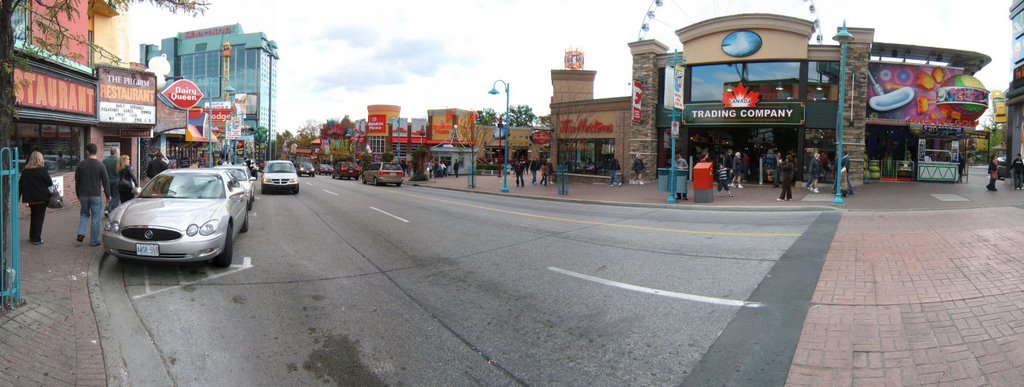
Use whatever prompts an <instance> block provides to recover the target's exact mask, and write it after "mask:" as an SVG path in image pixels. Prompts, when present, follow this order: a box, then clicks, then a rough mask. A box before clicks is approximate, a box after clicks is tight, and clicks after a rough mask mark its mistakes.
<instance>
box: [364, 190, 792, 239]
mask: <svg viewBox="0 0 1024 387" xmlns="http://www.w3.org/2000/svg"><path fill="white" fill-rule="evenodd" d="M381 192H385V193H391V194H395V195H405V196H409V197H414V198H419V199H424V200H432V201H435V202H441V203H447V204H454V205H458V206H463V207H470V208H476V209H480V210H485V211H493V212H500V213H503V214H510V215H518V216H523V217H528V218H535V219H543V220H550V221H555V222H567V223H575V224H587V225H593V226H605V227H615V228H626V229H631V230H644V231H658V232H670V233H677V234H694V235H714V236H738V237H754V238H775V237H791V238H796V237H799V236H800V234H789V233H748V232H725V231H699V230H684V229H677V228H664V227H648V226H634V225H629V224H619V223H605V222H595V221H590V220H579V219H571V218H560V217H555V216H546V215H536V214H528V213H525V212H516V211H509V210H503V209H500V208H493V207H486V206H481V205H476V204H469V203H463V202H457V201H454V200H446V199H438V198H435V197H430V196H422V195H415V194H411V193H406V192H399V191H398V190H382V191H381Z"/></svg>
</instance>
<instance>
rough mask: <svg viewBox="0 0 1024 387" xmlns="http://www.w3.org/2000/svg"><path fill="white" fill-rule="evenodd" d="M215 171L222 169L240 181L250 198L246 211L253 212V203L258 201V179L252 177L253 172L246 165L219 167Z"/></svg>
mask: <svg viewBox="0 0 1024 387" xmlns="http://www.w3.org/2000/svg"><path fill="white" fill-rule="evenodd" d="M213 169H222V170H225V171H228V173H231V176H233V177H234V178H235V179H238V182H239V183H242V187H243V188H245V193H246V195H247V196H248V197H249V198H248V199H249V200H248V201H246V203H247V204H246V208H245V209H246V210H252V205H253V202H255V201H256V178H255V177H253V176H252V172H250V171H249V167H247V166H244V165H218V166H216V167H214V168H213Z"/></svg>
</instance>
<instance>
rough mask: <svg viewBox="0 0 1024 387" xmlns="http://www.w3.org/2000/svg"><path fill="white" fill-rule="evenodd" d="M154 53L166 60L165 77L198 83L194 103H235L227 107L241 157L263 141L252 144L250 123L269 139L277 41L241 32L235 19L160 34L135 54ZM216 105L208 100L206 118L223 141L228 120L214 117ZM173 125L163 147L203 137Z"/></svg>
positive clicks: (274, 112)
mask: <svg viewBox="0 0 1024 387" xmlns="http://www.w3.org/2000/svg"><path fill="white" fill-rule="evenodd" d="M225 45H226V46H225ZM225 47H226V48H225ZM225 50H227V52H225ZM226 54H227V56H226ZM160 55H165V56H166V57H167V61H168V62H169V63H170V65H171V66H170V67H171V73H170V74H169V76H171V77H180V78H184V79H188V80H191V81H192V82H195V84H196V85H198V86H199V88H200V89H201V90H202V92H203V94H204V101H203V102H202V103H201V104H200V106H206V105H207V103H208V102H209V101H226V102H225V103H228V104H232V105H235V106H232V107H233V108H234V107H237V109H233V110H232V111H234V112H235V114H241V115H242V118H241V136H240V137H239V138H238V141H241V142H243V143H244V144H243V146H242V149H246V150H245V151H244V154H243V156H244V157H251V156H253V155H252V153H253V152H255V151H257V150H259V149H262V148H263V147H266V146H267V144H254V143H253V141H254V136H253V134H254V130H255V128H257V127H264V128H267V129H268V130H269V133H271V135H269V136H268V138H273V137H274V136H273V133H275V131H276V129H277V67H278V65H277V61H278V58H279V57H278V53H277V43H275V42H274V41H273V40H270V39H269V38H267V36H266V34H264V33H262V32H254V33H245V32H244V31H243V30H242V26H241V24H233V25H227V26H219V27H213V28H206V29H202V30H195V31H187V32H181V33H178V34H177V35H176V36H174V37H169V38H166V39H163V40H162V41H161V42H160V45H159V46H157V45H152V44H146V45H142V46H141V47H140V53H139V57H140V58H141V59H142V61H144V62H148V61H149V60H150V59H151V58H154V57H157V56H160ZM225 58H226V60H225ZM225 64H226V66H225ZM217 109H219V107H218V105H217V104H213V106H212V111H213V116H214V117H213V119H212V120H211V121H212V123H213V126H214V128H215V129H214V133H215V138H214V140H215V141H216V140H217V139H221V140H223V137H224V127H225V125H227V122H230V120H229V119H220V120H218V119H217V117H218V112H217ZM173 129H174V131H173V132H167V133H165V134H164V135H165V137H166V142H165V144H166V145H165V148H167V149H171V150H172V151H173V149H187V148H190V147H194V145H195V144H190V143H191V142H203V141H202V139H197V140H196V141H188V138H186V136H185V134H186V132H182V133H183V134H182V135H178V134H172V133H177V132H179V131H178V130H177V129H184V126H183V127H182V128H173ZM226 144H227V142H223V141H222V142H221V143H220V144H218V147H217V150H216V151H220V149H224V147H225V146H227V145H226Z"/></svg>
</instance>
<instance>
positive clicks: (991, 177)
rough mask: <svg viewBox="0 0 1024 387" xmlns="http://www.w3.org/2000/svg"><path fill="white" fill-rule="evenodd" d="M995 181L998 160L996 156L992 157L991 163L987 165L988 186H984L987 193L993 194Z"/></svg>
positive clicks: (997, 171)
mask: <svg viewBox="0 0 1024 387" xmlns="http://www.w3.org/2000/svg"><path fill="white" fill-rule="evenodd" d="M996 180H999V159H997V158H996V156H992V161H990V162H989V163H988V185H986V186H985V188H987V189H988V190H989V191H992V192H995V191H998V190H997V189H996Z"/></svg>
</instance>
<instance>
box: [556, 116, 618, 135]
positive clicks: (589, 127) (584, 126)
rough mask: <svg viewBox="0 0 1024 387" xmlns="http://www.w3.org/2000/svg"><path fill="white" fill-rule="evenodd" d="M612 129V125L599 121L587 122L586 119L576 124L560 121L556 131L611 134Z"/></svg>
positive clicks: (581, 119) (577, 121)
mask: <svg viewBox="0 0 1024 387" xmlns="http://www.w3.org/2000/svg"><path fill="white" fill-rule="evenodd" d="M613 129H614V128H613V127H612V124H606V123H603V122H601V121H600V120H594V121H587V119H586V118H580V119H578V120H576V122H572V120H562V121H561V122H560V125H558V131H559V132H561V133H611V132H612V130H613Z"/></svg>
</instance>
